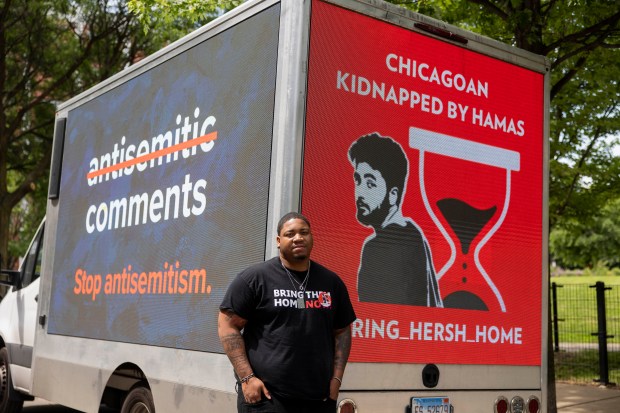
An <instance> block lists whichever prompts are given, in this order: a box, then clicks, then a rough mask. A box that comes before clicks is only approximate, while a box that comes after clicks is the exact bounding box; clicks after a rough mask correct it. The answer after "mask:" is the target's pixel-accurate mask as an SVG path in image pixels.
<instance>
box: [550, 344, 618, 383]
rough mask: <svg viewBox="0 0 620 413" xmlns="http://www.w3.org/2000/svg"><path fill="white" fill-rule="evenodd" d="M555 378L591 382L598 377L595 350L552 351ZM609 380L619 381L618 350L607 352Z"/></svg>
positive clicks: (597, 360) (597, 359)
mask: <svg viewBox="0 0 620 413" xmlns="http://www.w3.org/2000/svg"><path fill="white" fill-rule="evenodd" d="M554 357H555V378H556V380H558V381H566V382H585V383H591V382H593V381H595V380H598V379H600V374H599V358H598V351H597V350H584V351H576V352H568V351H560V352H555V353H554ZM608 361H609V381H610V382H611V383H619V382H620V352H617V351H616V352H609V353H608Z"/></svg>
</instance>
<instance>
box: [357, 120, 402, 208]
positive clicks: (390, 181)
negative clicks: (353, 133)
mask: <svg viewBox="0 0 620 413" xmlns="http://www.w3.org/2000/svg"><path fill="white" fill-rule="evenodd" d="M349 161H350V162H351V164H352V165H353V166H354V167H355V166H357V164H359V163H361V162H366V163H367V164H368V165H370V167H371V168H372V169H376V170H377V171H379V172H381V176H382V177H383V179H384V180H385V184H386V186H387V190H388V191H389V190H390V189H391V188H393V187H396V188H398V199H397V200H396V203H397V204H399V205H400V201H401V199H402V196H403V191H404V188H405V185H406V182H407V175H408V174H409V161H408V160H407V155H405V151H404V150H403V148H402V146H400V143H398V142H396V141H395V140H394V139H392V138H391V137H389V136H381V135H379V134H378V133H377V132H373V133H370V134H368V135H364V136H361V137H360V138H358V139H357V140H356V141H355V142H353V143H352V144H351V147H350V148H349Z"/></svg>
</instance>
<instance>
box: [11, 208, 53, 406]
mask: <svg viewBox="0 0 620 413" xmlns="http://www.w3.org/2000/svg"><path fill="white" fill-rule="evenodd" d="M44 228H45V220H43V222H42V223H41V225H40V226H39V229H38V230H37V233H36V235H35V236H34V238H33V239H32V242H31V243H30V247H29V248H28V252H27V253H26V256H25V259H24V260H23V262H22V263H21V266H20V269H19V270H18V271H14V270H4V269H3V270H2V273H1V275H0V285H4V286H7V287H8V290H7V293H6V295H5V296H4V297H3V298H2V301H0V375H1V376H0V378H1V380H0V386H1V387H0V411H3V412H18V411H20V410H21V407H22V405H23V403H24V401H25V400H31V399H32V398H33V397H32V396H31V394H30V392H31V388H32V375H31V373H32V351H33V348H34V337H35V329H36V317H37V301H38V298H39V278H40V276H41V263H42V258H43V248H42V245H43V233H44Z"/></svg>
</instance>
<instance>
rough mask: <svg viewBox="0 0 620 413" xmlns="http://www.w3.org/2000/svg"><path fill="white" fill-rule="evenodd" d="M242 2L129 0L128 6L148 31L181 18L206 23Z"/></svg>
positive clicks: (236, 0) (227, 0)
mask: <svg viewBox="0 0 620 413" xmlns="http://www.w3.org/2000/svg"><path fill="white" fill-rule="evenodd" d="M241 3H243V0H129V1H128V6H129V10H131V11H132V12H133V13H135V14H136V15H137V16H138V18H139V20H140V22H141V23H142V25H143V27H144V30H145V32H147V31H149V28H150V27H156V26H160V25H162V24H163V25H166V26H167V25H171V24H174V23H175V22H177V21H178V20H179V19H181V20H183V21H189V22H191V23H193V24H196V25H200V24H205V23H206V22H208V21H209V20H211V19H213V18H214V17H217V16H218V15H220V14H222V13H223V12H226V11H228V10H232V9H233V8H235V7H237V6H238V5H240V4H241Z"/></svg>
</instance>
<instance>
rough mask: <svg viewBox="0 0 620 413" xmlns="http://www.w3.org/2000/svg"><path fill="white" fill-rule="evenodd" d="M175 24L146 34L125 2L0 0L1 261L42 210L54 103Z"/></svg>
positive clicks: (147, 49) (9, 259)
mask: <svg viewBox="0 0 620 413" xmlns="http://www.w3.org/2000/svg"><path fill="white" fill-rule="evenodd" d="M177 23H178V22H177ZM175 27H176V28H172V27H162V26H159V28H158V29H157V30H155V29H154V30H152V31H151V33H149V35H148V36H147V35H145V33H144V31H143V29H142V26H141V25H140V23H139V22H138V20H137V19H136V18H135V16H134V15H133V14H131V13H130V12H129V11H128V9H127V5H126V1H125V0H38V1H31V0H4V1H3V2H2V3H0V107H1V108H0V109H1V110H0V254H1V255H2V258H3V262H0V266H2V267H5V266H8V265H10V266H14V265H15V261H16V256H17V255H19V254H23V252H24V249H23V248H24V246H25V245H26V243H27V242H28V240H29V238H30V236H31V235H32V233H33V231H34V230H35V229H36V223H37V222H38V221H39V220H40V218H41V217H42V215H43V214H44V213H45V201H46V191H47V179H48V173H49V163H50V155H51V148H52V145H51V144H52V135H53V128H54V112H55V105H56V104H57V103H58V102H60V101H64V100H67V99H69V98H70V97H72V96H75V95H76V94H78V93H80V92H81V91H83V90H85V89H86V88H88V87H90V86H91V85H93V84H96V83H98V82H100V81H102V80H104V79H105V78H107V77H109V76H110V75H112V74H114V73H116V72H118V71H120V70H121V69H123V68H124V67H126V66H128V65H131V64H132V63H134V62H136V61H138V60H140V59H141V58H142V57H144V56H145V55H146V54H149V53H151V52H152V51H155V50H157V49H159V48H161V47H162V45H163V44H165V43H166V42H168V41H169V40H170V39H174V38H177V37H179V30H181V31H182V30H183V29H185V28H187V25H186V26H182V25H178V24H177V25H175ZM11 214H13V215H11ZM9 243H10V244H11V248H10V249H9Z"/></svg>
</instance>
